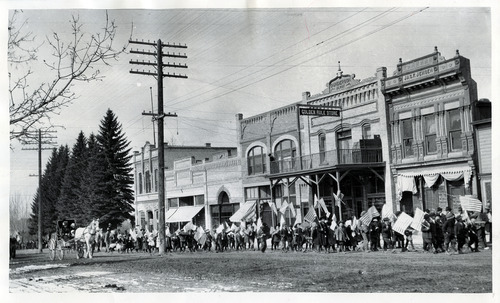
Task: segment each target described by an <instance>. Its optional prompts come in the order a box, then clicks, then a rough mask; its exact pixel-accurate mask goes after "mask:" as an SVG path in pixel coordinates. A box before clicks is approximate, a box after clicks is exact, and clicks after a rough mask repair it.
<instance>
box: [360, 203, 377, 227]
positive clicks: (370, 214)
mask: <svg viewBox="0 0 500 303" xmlns="http://www.w3.org/2000/svg"><path fill="white" fill-rule="evenodd" d="M378 216H380V213H379V212H378V210H377V209H376V208H375V205H373V206H372V207H370V208H368V210H367V211H366V214H364V215H363V216H361V218H359V220H361V222H363V224H365V225H370V222H372V219H373V218H375V217H378Z"/></svg>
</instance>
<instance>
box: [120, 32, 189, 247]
mask: <svg viewBox="0 0 500 303" xmlns="http://www.w3.org/2000/svg"><path fill="white" fill-rule="evenodd" d="M129 43H131V44H141V45H147V46H150V47H154V48H155V50H156V51H155V52H151V51H144V50H141V51H140V50H138V49H136V50H133V49H131V50H130V53H131V54H140V55H148V56H154V57H155V58H156V62H150V61H147V62H146V61H144V60H142V61H136V60H130V61H129V63H130V64H137V65H146V66H153V67H156V72H151V71H144V70H142V71H139V70H137V69H136V70H130V73H131V74H140V75H147V76H154V77H155V78H156V80H157V82H158V113H156V114H155V113H145V112H143V113H142V114H143V115H149V116H153V119H155V120H158V215H159V218H158V221H159V222H158V225H159V228H158V229H159V230H158V239H159V254H160V255H162V254H163V253H165V212H166V209H165V196H166V191H165V150H164V138H163V130H164V129H163V118H164V117H177V115H176V114H175V113H174V114H170V113H168V114H165V113H164V111H163V78H164V77H170V78H184V79H187V76H186V75H181V74H175V73H173V74H170V73H164V72H163V68H164V67H173V68H187V65H186V64H184V65H182V64H176V63H170V62H168V63H167V64H164V63H163V57H170V58H183V59H185V58H187V56H186V54H183V55H181V54H180V53H178V54H175V53H169V52H167V53H164V52H163V48H164V47H170V48H187V46H186V45H181V44H175V43H173V44H170V43H167V44H164V43H162V42H161V40H160V39H158V41H157V42H156V43H155V42H149V41H148V42H145V41H137V40H136V41H133V40H130V41H129ZM167 207H168V204H167Z"/></svg>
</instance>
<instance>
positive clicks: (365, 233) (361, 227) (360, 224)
mask: <svg viewBox="0 0 500 303" xmlns="http://www.w3.org/2000/svg"><path fill="white" fill-rule="evenodd" d="M365 214H366V211H365V210H364V211H362V212H361V217H362V216H364V215H365ZM357 222H358V230H359V231H360V233H361V237H362V238H363V245H362V248H363V251H368V227H369V226H368V225H366V224H365V223H363V221H361V220H358V221H357Z"/></svg>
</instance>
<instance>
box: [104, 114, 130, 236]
mask: <svg viewBox="0 0 500 303" xmlns="http://www.w3.org/2000/svg"><path fill="white" fill-rule="evenodd" d="M97 142H98V143H99V146H100V148H101V150H102V154H103V156H104V171H103V176H102V179H101V182H102V186H103V194H104V199H103V200H101V201H99V205H98V206H96V207H95V210H96V212H97V213H98V215H99V218H100V222H101V224H102V225H103V226H107V225H108V224H109V223H111V225H112V226H113V227H116V226H117V225H118V224H120V223H122V222H123V221H125V220H127V219H131V220H133V219H134V217H133V215H132V212H133V211H134V208H133V206H132V204H133V202H134V195H133V190H132V185H133V179H132V178H133V177H132V173H131V172H132V165H131V163H130V159H131V158H132V155H131V154H130V151H131V148H129V144H130V142H129V141H127V139H126V137H125V134H123V133H122V126H121V124H120V123H119V122H118V119H117V118H116V116H115V114H114V113H113V111H112V110H111V109H108V111H107V112H106V115H105V116H104V118H103V120H101V125H100V127H99V133H98V135H97Z"/></svg>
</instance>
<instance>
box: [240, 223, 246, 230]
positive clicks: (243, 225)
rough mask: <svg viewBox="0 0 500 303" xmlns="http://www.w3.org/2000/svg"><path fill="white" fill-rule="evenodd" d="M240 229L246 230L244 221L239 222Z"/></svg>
mask: <svg viewBox="0 0 500 303" xmlns="http://www.w3.org/2000/svg"><path fill="white" fill-rule="evenodd" d="M240 227H241V229H246V228H247V223H246V222H245V221H241V225H240Z"/></svg>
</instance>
